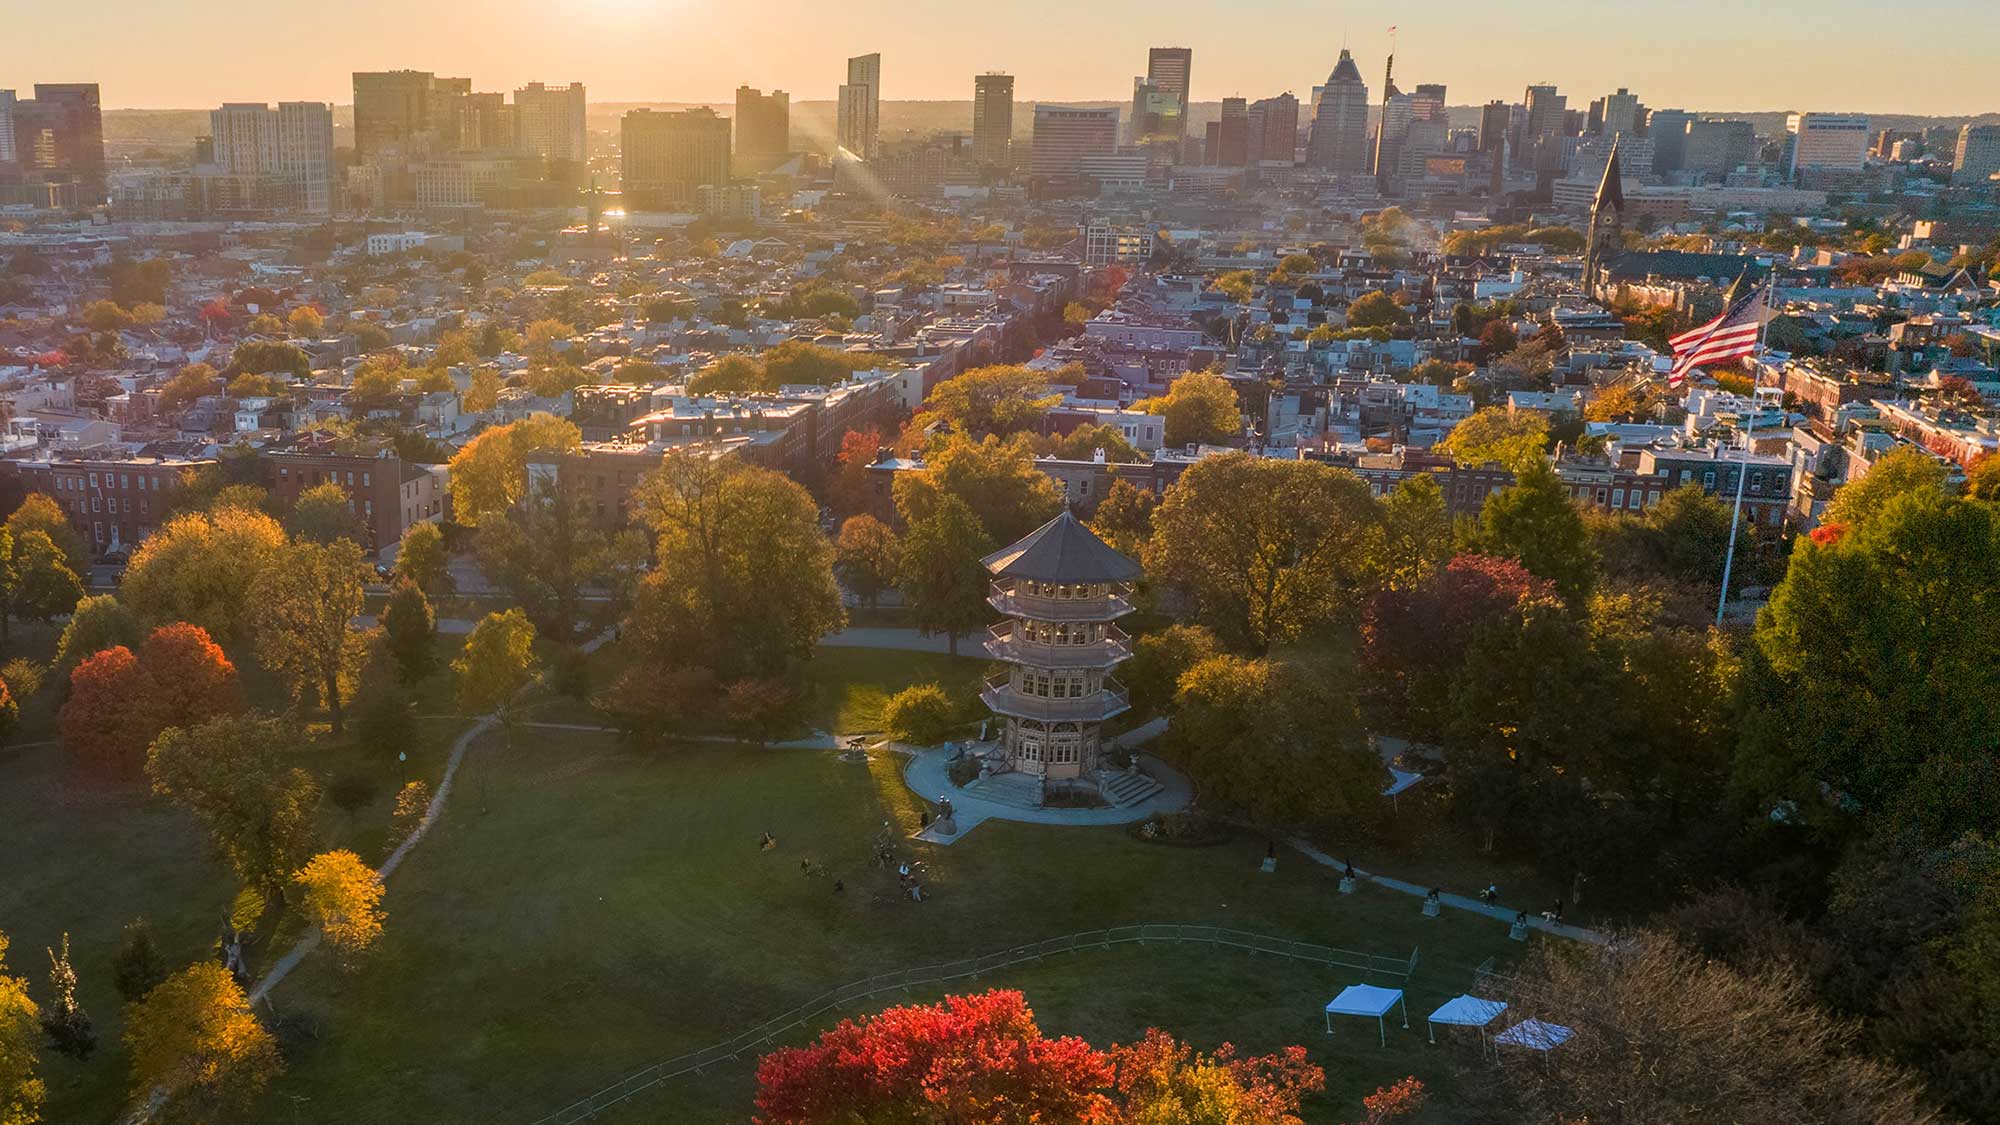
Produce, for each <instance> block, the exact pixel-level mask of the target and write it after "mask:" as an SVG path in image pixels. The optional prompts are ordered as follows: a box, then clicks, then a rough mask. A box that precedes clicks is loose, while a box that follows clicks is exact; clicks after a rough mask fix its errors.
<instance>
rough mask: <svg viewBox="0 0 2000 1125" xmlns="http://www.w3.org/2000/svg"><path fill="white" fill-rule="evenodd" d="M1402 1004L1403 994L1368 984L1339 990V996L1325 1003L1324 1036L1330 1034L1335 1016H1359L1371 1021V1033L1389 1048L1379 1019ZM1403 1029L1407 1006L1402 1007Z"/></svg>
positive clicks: (1351, 985)
mask: <svg viewBox="0 0 2000 1125" xmlns="http://www.w3.org/2000/svg"><path fill="white" fill-rule="evenodd" d="M1402 1003H1403V990H1402V989H1400V988H1377V987H1375V986H1374V985H1372V984H1350V985H1348V986H1347V987H1346V988H1343V989H1341V990H1340V995H1338V996H1336V997H1334V998H1333V999H1332V1000H1329V1001H1327V1005H1326V1033H1327V1034H1328V1035H1332V1034H1333V1017H1335V1016H1363V1017H1366V1018H1369V1019H1373V1020H1374V1021H1375V1031H1376V1033H1377V1034H1378V1035H1379V1036H1380V1037H1381V1039H1382V1045H1383V1046H1384V1047H1386V1046H1388V1045H1389V1032H1388V1029H1387V1027H1386V1026H1385V1025H1384V1024H1383V1022H1382V1017H1383V1016H1386V1015H1388V1014H1389V1009H1391V1008H1394V1007H1396V1006H1397V1005H1398V1004H1402ZM1403 1026H1404V1027H1405V1028H1408V1027H1409V1026H1410V1009H1409V1006H1408V1005H1403Z"/></svg>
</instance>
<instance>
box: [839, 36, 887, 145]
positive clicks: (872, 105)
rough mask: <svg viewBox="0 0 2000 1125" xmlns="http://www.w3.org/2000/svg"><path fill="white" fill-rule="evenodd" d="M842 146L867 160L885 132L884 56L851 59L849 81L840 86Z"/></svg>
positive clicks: (848, 67) (874, 55)
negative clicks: (883, 119)
mask: <svg viewBox="0 0 2000 1125" xmlns="http://www.w3.org/2000/svg"><path fill="white" fill-rule="evenodd" d="M839 114H840V116H839V136H838V140H839V142H840V147H841V148H844V149H846V150H847V151H848V152H850V153H852V154H854V155H855V156H858V157H860V158H861V159H863V160H867V159H868V158H869V157H871V156H874V155H875V150H876V146H877V145H878V144H879V143H880V140H881V133H882V56H881V55H879V54H872V55H859V56H857V57H855V58H851V59H848V60H847V83H846V85H844V86H842V87H841V88H840V109H839Z"/></svg>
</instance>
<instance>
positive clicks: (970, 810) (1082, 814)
mask: <svg viewBox="0 0 2000 1125" xmlns="http://www.w3.org/2000/svg"><path fill="white" fill-rule="evenodd" d="M896 749H897V750H898V752H900V753H909V754H911V758H910V764H909V765H907V766H905V767H904V768H903V783H904V784H905V785H908V786H909V787H910V790H911V791H912V792H914V793H916V794H917V795H918V796H920V797H922V798H923V799H924V800H926V801H933V802H934V801H936V800H937V799H938V797H939V796H940V795H942V796H946V797H950V798H951V807H952V813H953V815H954V818H955V819H956V820H957V822H958V832H957V834H956V835H952V836H939V835H938V834H937V831H936V828H935V827H932V828H927V829H925V830H924V831H922V832H919V833H918V834H917V839H920V840H926V841H929V842H930V843H933V844H954V843H957V842H958V841H960V840H962V839H964V838H965V834H966V833H968V832H970V831H972V829H973V828H975V827H977V826H978V825H980V824H983V823H985V822H986V821H989V820H1014V821H1020V822H1023V823H1026V824H1054V825H1073V826H1091V825H1109V824H1134V823H1137V822H1138V821H1141V820H1145V819H1146V818H1147V817H1150V816H1153V815H1155V814H1157V813H1169V812H1179V811H1180V810H1182V809H1184V808H1187V807H1188V805H1189V804H1190V803H1192V802H1193V801H1194V786H1193V785H1192V784H1191V783H1190V782H1189V781H1188V779H1187V775H1185V774H1183V773H1181V772H1180V771H1179V770H1177V769H1175V768H1173V767H1172V766H1170V765H1168V764H1166V763H1165V762H1162V761H1161V760H1159V759H1158V758H1155V757H1153V756H1152V755H1150V754H1146V755H1141V756H1140V763H1141V766H1142V768H1143V769H1144V770H1145V771H1146V773H1147V775H1148V776H1150V777H1152V779H1153V780H1155V781H1157V782H1159V783H1160V786H1161V788H1160V791H1159V792H1158V793H1155V794H1153V795H1152V796H1151V797H1148V798H1146V799H1145V800H1143V801H1139V802H1137V803H1134V804H1130V805H1120V806H1114V807H1112V808H1102V809H1024V808H1021V807H1019V806H1016V805H1006V804H1001V803H1000V802H998V801H991V800H987V799H986V798H984V797H981V796H980V795H979V794H978V792H976V791H974V790H969V789H963V788H961V787H959V786H957V785H953V784H952V782H951V771H950V757H951V755H950V753H949V752H947V751H945V750H943V749H940V748H928V749H914V752H913V750H912V748H903V747H897V748H896Z"/></svg>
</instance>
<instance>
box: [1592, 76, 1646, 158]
mask: <svg viewBox="0 0 2000 1125" xmlns="http://www.w3.org/2000/svg"><path fill="white" fill-rule="evenodd" d="M1645 122H1646V107H1645V106H1644V105H1642V104H1640V102H1639V97H1638V95H1637V94H1634V93H1632V92H1631V91H1630V90H1627V89H1626V88H1625V87H1623V86H1620V87H1618V92H1617V93H1615V94H1606V95H1604V96H1603V97H1601V98H1599V99H1597V100H1596V101H1594V102H1591V103H1590V118H1589V121H1588V125H1587V127H1588V130H1589V131H1590V132H1592V133H1600V134H1602V135H1604V136H1607V137H1614V136H1617V135H1618V134H1620V133H1627V134H1631V135H1634V136H1636V135H1637V134H1638V133H1639V130H1640V127H1641V126H1642V125H1644V124H1645ZM1624 163H1628V164H1629V163H1631V161H1630V160H1626V161H1624Z"/></svg>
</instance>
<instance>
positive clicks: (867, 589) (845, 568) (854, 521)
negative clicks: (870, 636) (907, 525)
mask: <svg viewBox="0 0 2000 1125" xmlns="http://www.w3.org/2000/svg"><path fill="white" fill-rule="evenodd" d="M833 549H834V561H833V567H834V571H835V572H836V573H837V574H839V575H840V579H841V581H842V582H844V583H846V584H847V588H848V589H849V590H852V591H853V592H854V596H855V597H858V598H860V599H861V600H862V601H864V602H866V603H868V605H869V607H870V608H873V607H874V605H875V601H876V599H877V598H879V597H881V595H882V591H883V590H886V589H888V588H889V587H890V586H892V585H894V583H895V581H896V566H897V560H898V557H899V556H900V555H901V554H902V549H903V548H902V543H901V542H900V541H898V540H897V538H896V533H895V531H894V530H892V529H891V528H890V527H889V525H888V524H885V523H883V522H882V521H881V520H878V519H876V518H875V517H874V516H869V515H860V516H849V517H848V518H847V520H846V521H845V522H843V523H842V524H841V525H840V534H839V536H838V537H837V538H835V540H834V547H833Z"/></svg>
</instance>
